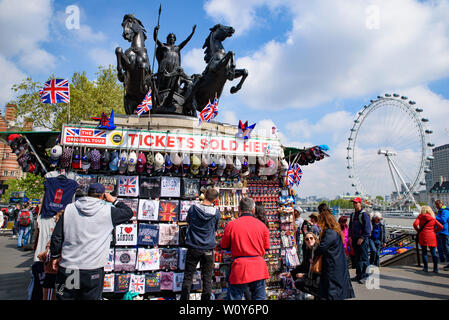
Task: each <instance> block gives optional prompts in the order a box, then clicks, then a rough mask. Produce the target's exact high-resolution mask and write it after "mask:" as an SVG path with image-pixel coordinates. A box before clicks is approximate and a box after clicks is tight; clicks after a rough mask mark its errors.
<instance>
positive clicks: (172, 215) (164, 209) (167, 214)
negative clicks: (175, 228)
mask: <svg viewBox="0 0 449 320" xmlns="http://www.w3.org/2000/svg"><path fill="white" fill-rule="evenodd" d="M178 210H179V205H178V203H177V202H176V201H161V202H159V221H169V222H176V221H177V220H178Z"/></svg>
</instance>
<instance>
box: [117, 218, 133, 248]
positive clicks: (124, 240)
mask: <svg viewBox="0 0 449 320" xmlns="http://www.w3.org/2000/svg"><path fill="white" fill-rule="evenodd" d="M136 244H137V224H135V223H132V224H120V225H118V226H116V227H115V245H116V246H135V245H136Z"/></svg>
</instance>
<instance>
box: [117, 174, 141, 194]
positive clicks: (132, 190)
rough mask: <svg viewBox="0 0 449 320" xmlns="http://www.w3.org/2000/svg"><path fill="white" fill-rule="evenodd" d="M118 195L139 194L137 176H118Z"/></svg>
mask: <svg viewBox="0 0 449 320" xmlns="http://www.w3.org/2000/svg"><path fill="white" fill-rule="evenodd" d="M118 195H119V197H138V196H139V176H118Z"/></svg>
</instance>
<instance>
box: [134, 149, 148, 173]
mask: <svg viewBox="0 0 449 320" xmlns="http://www.w3.org/2000/svg"><path fill="white" fill-rule="evenodd" d="M146 163H147V158H146V157H145V154H144V153H143V152H142V151H140V152H139V155H138V156H137V165H136V167H137V172H139V173H142V172H143V171H144V170H145V164H146Z"/></svg>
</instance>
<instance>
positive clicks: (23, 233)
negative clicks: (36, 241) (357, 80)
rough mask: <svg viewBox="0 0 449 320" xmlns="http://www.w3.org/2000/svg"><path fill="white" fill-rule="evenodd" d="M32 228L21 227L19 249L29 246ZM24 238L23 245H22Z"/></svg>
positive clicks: (18, 240) (18, 241)
mask: <svg viewBox="0 0 449 320" xmlns="http://www.w3.org/2000/svg"><path fill="white" fill-rule="evenodd" d="M30 232H31V226H29V227H22V226H19V237H18V239H17V246H18V247H19V248H21V247H23V246H26V245H27V244H28V239H29V238H30ZM22 238H23V243H22Z"/></svg>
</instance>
